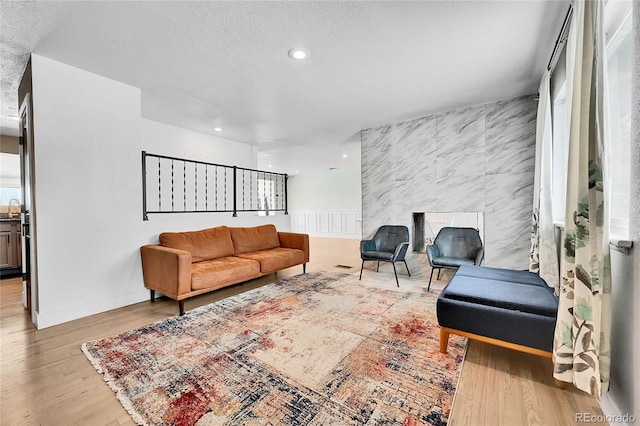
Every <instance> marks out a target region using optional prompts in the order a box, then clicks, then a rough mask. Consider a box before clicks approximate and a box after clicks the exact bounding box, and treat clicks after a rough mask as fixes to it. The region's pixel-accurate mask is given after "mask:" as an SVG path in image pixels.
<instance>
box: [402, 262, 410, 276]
mask: <svg viewBox="0 0 640 426" xmlns="http://www.w3.org/2000/svg"><path fill="white" fill-rule="evenodd" d="M403 262H404V267H405V268H407V274H409V276H411V272H409V265H407V261H406V260H403Z"/></svg>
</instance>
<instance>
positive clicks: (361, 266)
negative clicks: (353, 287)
mask: <svg viewBox="0 0 640 426" xmlns="http://www.w3.org/2000/svg"><path fill="white" fill-rule="evenodd" d="M363 269H364V260H363V261H362V265H360V278H358V279H359V280H362V270H363Z"/></svg>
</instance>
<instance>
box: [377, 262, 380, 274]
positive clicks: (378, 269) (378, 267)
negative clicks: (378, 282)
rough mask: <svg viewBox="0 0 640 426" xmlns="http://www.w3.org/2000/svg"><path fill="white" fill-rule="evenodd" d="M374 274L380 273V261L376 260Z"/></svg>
mask: <svg viewBox="0 0 640 426" xmlns="http://www.w3.org/2000/svg"><path fill="white" fill-rule="evenodd" d="M376 272H380V261H379V260H378V266H376Z"/></svg>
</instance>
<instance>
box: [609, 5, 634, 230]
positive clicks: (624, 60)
mask: <svg viewBox="0 0 640 426" xmlns="http://www.w3.org/2000/svg"><path fill="white" fill-rule="evenodd" d="M627 3H628V4H627ZM625 5H626V6H628V7H626V8H625V7H624V6H625ZM631 24H632V20H631V2H609V4H608V5H607V8H606V10H605V28H606V29H607V31H606V58H607V62H606V66H607V89H608V93H607V96H608V107H609V108H608V118H609V120H608V121H609V122H608V125H609V126H608V132H609V137H608V142H609V143H608V144H607V147H608V152H607V154H608V157H609V177H610V182H611V185H610V186H609V195H610V200H609V201H610V208H611V215H610V229H611V235H613V236H616V237H619V238H628V237H629V214H630V207H629V197H630V193H631V187H630V185H631V175H630V166H631V165H630V158H631V91H632V87H631V67H632V57H633V37H632V31H631V27H632V25H631Z"/></svg>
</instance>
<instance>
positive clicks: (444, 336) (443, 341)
mask: <svg viewBox="0 0 640 426" xmlns="http://www.w3.org/2000/svg"><path fill="white" fill-rule="evenodd" d="M447 346H449V332H448V331H447V330H445V329H444V328H442V327H440V352H442V353H443V354H446V353H447Z"/></svg>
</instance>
